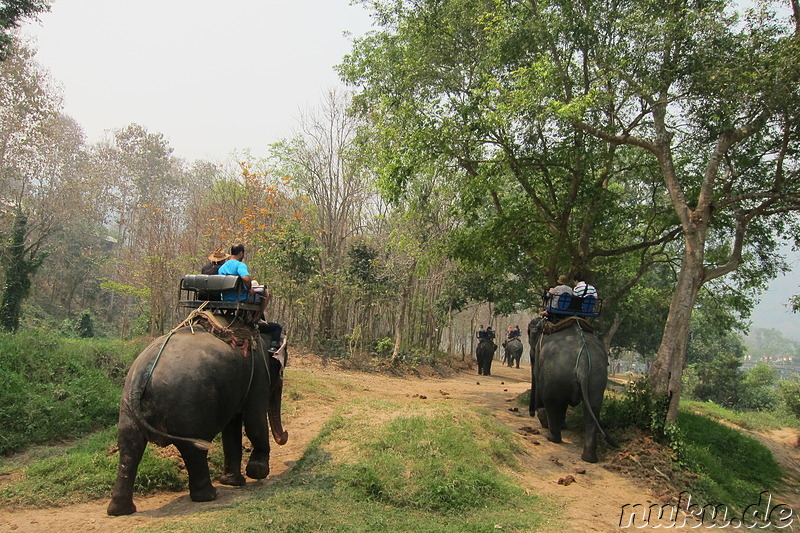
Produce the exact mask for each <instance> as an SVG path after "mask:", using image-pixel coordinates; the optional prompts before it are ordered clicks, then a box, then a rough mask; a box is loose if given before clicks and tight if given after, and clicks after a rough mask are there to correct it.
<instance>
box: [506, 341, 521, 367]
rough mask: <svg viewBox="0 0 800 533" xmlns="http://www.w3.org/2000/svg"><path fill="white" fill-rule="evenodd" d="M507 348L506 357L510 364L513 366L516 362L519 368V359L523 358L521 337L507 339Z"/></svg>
mask: <svg viewBox="0 0 800 533" xmlns="http://www.w3.org/2000/svg"><path fill="white" fill-rule="evenodd" d="M505 348H506V355H505V358H506V361H507V362H508V366H510V367H513V366H514V363H516V364H517V368H519V360H520V359H522V340H521V339H520V338H519V337H514V338H513V339H511V340H509V341H506V345H505Z"/></svg>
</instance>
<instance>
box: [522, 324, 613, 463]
mask: <svg viewBox="0 0 800 533" xmlns="http://www.w3.org/2000/svg"><path fill="white" fill-rule="evenodd" d="M528 341H529V342H530V346H531V354H532V355H531V401H530V408H529V412H530V415H531V416H538V417H539V422H540V423H541V424H542V427H543V428H546V429H547V430H548V432H547V434H546V435H545V437H546V438H547V440H549V441H550V442H556V443H559V442H561V430H562V428H563V427H564V419H565V417H566V413H567V405H570V406H572V407H574V406H576V405H578V404H579V403H580V402H581V401H583V407H584V409H583V413H584V414H583V423H584V428H585V438H584V444H583V453H582V454H581V459H583V460H584V461H586V462H588V463H596V462H597V432H598V430H599V431H600V433H602V435H603V436H604V437H605V438H606V440H607V441H608V442H609V444H611V445H612V446H616V444H615V443H614V442H613V441H612V440H611V438H610V437H609V436H608V435H606V433H605V431H603V428H602V427H601V426H600V420H599V419H600V408H601V407H602V404H603V395H604V393H605V389H606V380H607V373H608V354H607V353H606V349H605V346H604V345H603V343H602V342H601V341H600V339H598V338H597V337H596V336H595V335H594V333H593V332H592V329H591V326H590V324H589V323H588V322H587V321H586V320H585V319H582V318H578V317H570V318H566V319H563V320H562V321H560V322H559V323H558V324H556V325H554V324H552V323H550V322H548V321H547V320H545V319H544V318H534V319H533V320H531V322H530V324H528Z"/></svg>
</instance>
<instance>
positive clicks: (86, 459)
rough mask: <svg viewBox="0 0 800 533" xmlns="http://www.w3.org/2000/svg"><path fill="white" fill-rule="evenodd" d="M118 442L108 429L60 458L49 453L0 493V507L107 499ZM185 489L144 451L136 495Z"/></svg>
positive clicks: (169, 466)
mask: <svg viewBox="0 0 800 533" xmlns="http://www.w3.org/2000/svg"><path fill="white" fill-rule="evenodd" d="M116 441H117V431H116V427H112V428H108V429H105V430H102V431H99V432H97V433H94V434H92V435H90V436H88V437H86V438H84V439H81V440H80V441H79V442H78V443H76V444H74V445H72V446H70V447H68V448H66V449H61V450H60V451H59V452H58V453H56V452H55V451H54V450H49V452H48V454H47V457H45V458H42V459H39V460H36V461H33V462H31V463H30V464H29V465H28V466H27V467H25V468H24V469H23V470H22V478H21V479H20V480H19V481H16V482H13V483H6V484H4V485H3V486H1V487H0V505H2V506H4V507H5V506H27V507H50V506H54V505H65V504H69V503H76V502H83V501H89V500H93V499H97V498H108V497H109V496H110V494H111V488H112V487H113V485H114V482H115V481H116V478H117V465H118V464H119V455H118V454H117V453H112V450H113V449H114V446H115V445H116ZM187 486H188V478H187V476H186V475H185V474H182V473H181V472H180V471H179V470H178V467H177V465H176V462H175V461H174V460H172V459H168V458H165V457H161V456H158V455H156V454H154V453H153V452H152V447H148V448H147V450H146V451H145V456H144V458H143V459H142V463H141V465H140V467H139V474H138V475H137V478H136V485H135V487H136V491H137V493H138V494H143V493H147V492H151V491H153V490H156V489H166V490H184V489H185V488H186V487H187Z"/></svg>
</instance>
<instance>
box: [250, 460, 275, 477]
mask: <svg viewBox="0 0 800 533" xmlns="http://www.w3.org/2000/svg"><path fill="white" fill-rule="evenodd" d="M245 472H246V473H247V477H249V478H251V479H265V478H266V477H267V476H268V475H269V460H268V459H267V460H263V461H258V460H256V461H254V460H252V459H251V460H250V461H248V463H247V468H246V469H245Z"/></svg>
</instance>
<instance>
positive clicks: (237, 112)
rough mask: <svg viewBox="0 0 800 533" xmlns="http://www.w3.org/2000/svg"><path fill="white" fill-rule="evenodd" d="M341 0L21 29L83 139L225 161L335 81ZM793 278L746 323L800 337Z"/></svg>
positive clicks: (246, 0) (358, 23)
mask: <svg viewBox="0 0 800 533" xmlns="http://www.w3.org/2000/svg"><path fill="white" fill-rule="evenodd" d="M349 1H350V0H229V1H228V2H220V1H219V0H214V1H212V0H136V1H131V0H127V1H123V0H55V2H54V4H53V7H52V10H51V12H50V13H45V14H43V15H42V16H41V22H38V23H36V22H34V23H30V24H28V25H27V26H25V27H24V28H23V32H24V33H26V34H28V35H31V36H33V37H35V38H36V40H37V43H36V46H37V48H38V50H39V52H38V54H37V60H38V61H39V63H41V64H42V65H44V66H45V67H47V68H48V69H49V70H50V72H51V73H52V75H53V79H54V80H55V81H56V82H58V83H60V84H61V85H62V86H63V89H64V96H65V102H64V104H65V111H66V113H67V114H69V115H70V116H72V117H73V118H74V119H75V120H77V121H78V123H79V124H81V126H82V127H83V129H84V131H85V132H86V135H87V139H88V141H89V142H95V141H97V140H99V139H100V138H101V137H102V136H103V135H104V132H105V131H106V130H110V129H114V128H122V127H125V126H127V125H128V124H131V123H134V122H135V123H138V124H141V125H142V126H144V127H146V128H147V129H148V130H149V131H150V132H158V133H162V134H164V136H165V137H166V139H167V140H168V141H169V143H170V145H171V146H172V148H174V149H175V155H177V156H179V157H182V158H184V159H187V160H194V159H210V160H213V161H223V160H225V159H226V158H227V157H228V156H229V155H230V154H231V153H232V152H233V151H235V150H238V151H241V150H246V149H250V150H251V151H252V153H253V155H256V156H258V155H265V153H266V147H267V145H268V144H270V143H272V142H275V141H277V140H279V139H281V138H284V137H289V136H291V135H292V130H293V128H294V127H295V124H296V122H297V116H298V115H299V112H300V110H303V109H307V108H316V107H318V106H319V105H320V103H321V99H322V95H323V94H324V93H325V91H327V90H329V89H332V88H337V87H341V83H340V82H339V79H338V77H337V75H336V73H335V72H334V70H333V66H334V65H336V64H337V63H339V62H340V61H341V59H342V57H343V56H344V55H345V54H346V53H348V52H349V51H350V38H349V37H345V36H344V35H343V32H350V33H352V34H353V35H356V36H360V35H363V34H364V33H365V32H366V31H368V30H369V29H370V28H371V23H370V19H369V17H368V16H367V13H366V12H365V11H364V10H363V9H362V8H361V7H360V6H351V5H349ZM790 256H791V257H793V258H795V259H794V261H797V259H796V258H797V257H798V254H797V253H792V254H790ZM799 285H800V272H799V271H798V265H797V264H795V265H794V272H792V273H791V274H789V275H788V276H786V277H781V278H779V279H777V280H775V281H774V282H773V283H772V285H771V288H770V290H769V291H767V292H766V293H765V294H764V295H763V296H762V303H761V305H759V306H758V307H757V308H756V310H755V312H754V315H753V322H754V327H766V328H776V329H780V330H782V331H783V332H784V335H786V336H787V337H791V338H794V339H797V340H800V315H795V314H792V313H791V312H789V311H788V310H787V309H786V307H785V306H784V305H785V304H786V302H787V301H788V299H789V296H790V295H792V294H796V293H797V292H798V286H799Z"/></svg>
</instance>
